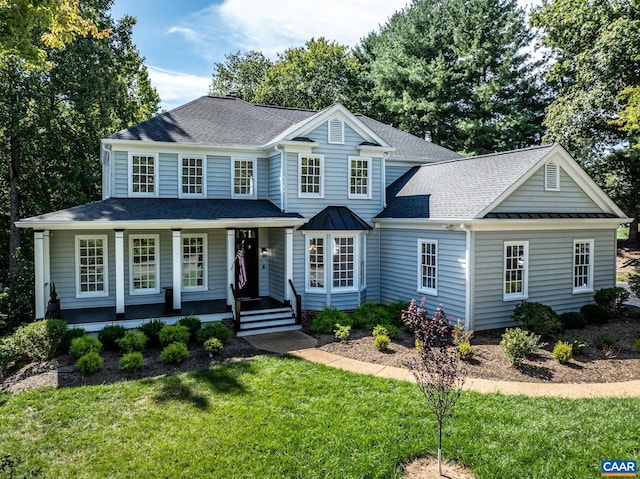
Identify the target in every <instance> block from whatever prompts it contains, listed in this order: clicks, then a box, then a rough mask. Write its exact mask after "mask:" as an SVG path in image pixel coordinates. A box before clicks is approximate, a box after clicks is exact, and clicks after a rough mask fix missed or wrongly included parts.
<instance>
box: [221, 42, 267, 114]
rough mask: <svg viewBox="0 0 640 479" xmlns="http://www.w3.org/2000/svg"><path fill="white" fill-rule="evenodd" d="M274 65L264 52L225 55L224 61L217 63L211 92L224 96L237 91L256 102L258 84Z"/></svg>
mask: <svg viewBox="0 0 640 479" xmlns="http://www.w3.org/2000/svg"><path fill="white" fill-rule="evenodd" d="M272 66H273V63H272V62H271V60H269V59H267V58H266V57H265V56H264V55H263V54H262V52H256V51H250V52H247V53H242V52H237V53H231V54H228V55H225V57H224V62H221V63H216V64H215V67H214V71H213V78H212V80H211V86H210V87H209V94H210V95H219V96H224V95H226V94H228V93H229V92H235V93H237V94H238V96H239V97H240V98H242V99H244V100H246V101H248V102H254V103H255V102H256V90H257V88H258V85H259V84H260V83H261V82H262V81H263V80H264V77H265V75H266V72H267V70H269V68H271V67H272Z"/></svg>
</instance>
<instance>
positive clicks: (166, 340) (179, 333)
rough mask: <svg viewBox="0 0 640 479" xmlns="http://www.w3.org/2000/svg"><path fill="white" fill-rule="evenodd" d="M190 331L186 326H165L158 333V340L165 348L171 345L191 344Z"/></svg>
mask: <svg viewBox="0 0 640 479" xmlns="http://www.w3.org/2000/svg"><path fill="white" fill-rule="evenodd" d="M190 336H191V335H190V334H189V329H188V328H187V327H186V326H181V325H179V324H176V325H174V326H170V325H168V324H167V325H165V326H163V327H162V329H161V330H160V333H158V339H159V340H160V344H162V345H163V346H167V345H169V344H171V343H183V344H185V345H186V344H187V343H189V337H190Z"/></svg>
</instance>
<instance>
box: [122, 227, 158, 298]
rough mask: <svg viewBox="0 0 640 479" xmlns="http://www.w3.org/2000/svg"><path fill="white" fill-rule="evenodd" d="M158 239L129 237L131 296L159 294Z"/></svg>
mask: <svg viewBox="0 0 640 479" xmlns="http://www.w3.org/2000/svg"><path fill="white" fill-rule="evenodd" d="M159 253H160V239H159V236H158V235H131V236H129V263H130V270H129V277H130V280H129V281H130V283H131V294H153V293H159V292H160V262H159V260H158V254H159Z"/></svg>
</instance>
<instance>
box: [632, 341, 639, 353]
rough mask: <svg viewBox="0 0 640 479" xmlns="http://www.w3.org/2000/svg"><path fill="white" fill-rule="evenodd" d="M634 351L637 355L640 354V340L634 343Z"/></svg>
mask: <svg viewBox="0 0 640 479" xmlns="http://www.w3.org/2000/svg"><path fill="white" fill-rule="evenodd" d="M633 349H634V350H635V352H636V353H638V354H640V339H636V340H635V342H634V343H633Z"/></svg>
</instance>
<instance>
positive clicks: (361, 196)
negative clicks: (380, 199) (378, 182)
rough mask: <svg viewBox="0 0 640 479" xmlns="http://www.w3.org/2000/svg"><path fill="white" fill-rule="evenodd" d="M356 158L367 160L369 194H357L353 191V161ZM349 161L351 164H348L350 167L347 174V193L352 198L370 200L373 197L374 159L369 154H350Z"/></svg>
mask: <svg viewBox="0 0 640 479" xmlns="http://www.w3.org/2000/svg"><path fill="white" fill-rule="evenodd" d="M352 160H355V161H366V162H367V194H365V195H362V194H356V193H351V161H352ZM348 162H349V164H348V165H347V166H348V168H349V173H348V175H347V177H348V180H347V181H348V184H347V195H348V197H349V199H350V200H358V199H360V200H370V199H371V167H372V160H371V158H370V157H368V156H350V157H348Z"/></svg>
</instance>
